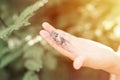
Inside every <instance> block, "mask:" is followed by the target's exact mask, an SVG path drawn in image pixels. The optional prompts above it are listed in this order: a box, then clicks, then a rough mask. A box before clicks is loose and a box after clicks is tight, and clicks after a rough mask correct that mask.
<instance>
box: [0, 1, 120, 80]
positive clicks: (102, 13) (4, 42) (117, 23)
mask: <svg viewBox="0 0 120 80" xmlns="http://www.w3.org/2000/svg"><path fill="white" fill-rule="evenodd" d="M119 4H120V1H119V0H71V1H70V0H48V1H47V0H0V80H109V76H110V75H109V73H107V72H104V71H101V70H94V69H91V68H82V69H80V70H78V71H76V70H74V69H73V67H72V61H71V60H69V59H68V58H66V57H64V56H62V55H60V54H59V52H57V51H56V50H55V49H53V48H52V47H51V46H49V45H48V44H47V42H46V41H45V40H43V39H42V37H41V36H39V31H40V30H41V29H42V26H41V24H42V23H43V22H44V21H47V22H49V23H51V24H52V25H53V26H55V28H58V29H62V30H64V31H66V32H69V33H70V34H73V35H75V36H77V37H82V38H87V39H91V40H94V41H98V42H100V43H103V44H105V45H107V46H110V47H111V48H113V49H114V50H115V51H117V50H118V47H119V44H120V10H119V7H120V5H119Z"/></svg>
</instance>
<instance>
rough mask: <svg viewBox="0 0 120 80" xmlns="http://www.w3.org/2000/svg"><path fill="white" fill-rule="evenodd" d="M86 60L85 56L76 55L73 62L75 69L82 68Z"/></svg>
mask: <svg viewBox="0 0 120 80" xmlns="http://www.w3.org/2000/svg"><path fill="white" fill-rule="evenodd" d="M84 60H85V58H84V57H83V56H78V57H76V58H75V60H74V62H73V67H74V69H76V70H78V69H80V68H81V67H82V65H83V62H84Z"/></svg>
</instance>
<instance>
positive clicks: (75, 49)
mask: <svg viewBox="0 0 120 80" xmlns="http://www.w3.org/2000/svg"><path fill="white" fill-rule="evenodd" d="M43 28H44V30H41V31H40V35H41V36H42V37H43V38H44V39H45V40H46V41H47V42H48V43H49V44H50V45H51V46H52V47H54V48H55V49H56V50H58V51H59V52H60V53H61V54H63V55H64V56H67V57H68V58H70V59H71V60H73V61H74V62H73V66H74V68H75V69H79V68H80V67H81V66H86V67H91V68H94V69H106V68H107V69H109V68H111V67H112V66H113V63H114V60H115V59H114V58H116V57H115V55H114V53H115V52H114V51H113V50H112V49H111V48H109V47H107V46H105V45H102V44H100V43H97V42H94V41H91V40H88V39H83V38H78V37H75V36H72V35H70V34H68V33H66V32H64V31H62V30H58V29H55V28H54V27H53V26H51V25H50V24H48V23H46V22H45V23H43Z"/></svg>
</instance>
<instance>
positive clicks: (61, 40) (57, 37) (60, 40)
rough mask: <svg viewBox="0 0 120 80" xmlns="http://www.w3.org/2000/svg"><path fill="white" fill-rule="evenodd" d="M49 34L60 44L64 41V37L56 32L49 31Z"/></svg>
mask: <svg viewBox="0 0 120 80" xmlns="http://www.w3.org/2000/svg"><path fill="white" fill-rule="evenodd" d="M50 36H51V37H52V38H53V39H54V40H55V41H56V42H57V43H58V44H60V45H62V44H63V43H64V42H65V39H64V38H62V37H61V35H59V34H58V33H57V32H55V31H51V33H50Z"/></svg>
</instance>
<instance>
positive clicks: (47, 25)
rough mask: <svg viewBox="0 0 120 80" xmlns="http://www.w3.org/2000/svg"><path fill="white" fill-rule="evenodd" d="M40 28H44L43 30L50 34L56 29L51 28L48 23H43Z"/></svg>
mask: <svg viewBox="0 0 120 80" xmlns="http://www.w3.org/2000/svg"><path fill="white" fill-rule="evenodd" d="M42 26H43V28H44V30H46V31H47V32H49V33H50V32H51V31H53V30H54V31H55V30H56V29H55V28H54V27H53V26H52V25H50V24H49V23H47V22H44V23H43V24H42Z"/></svg>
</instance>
